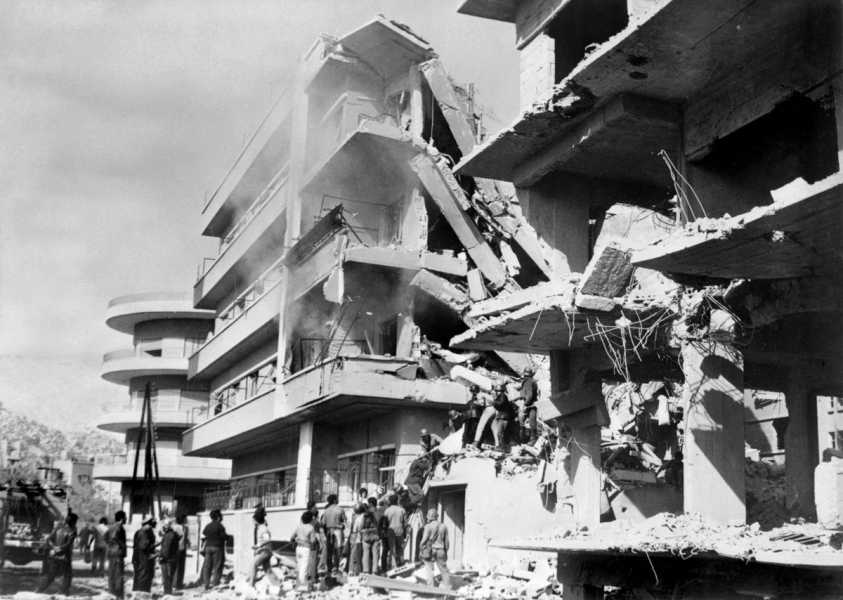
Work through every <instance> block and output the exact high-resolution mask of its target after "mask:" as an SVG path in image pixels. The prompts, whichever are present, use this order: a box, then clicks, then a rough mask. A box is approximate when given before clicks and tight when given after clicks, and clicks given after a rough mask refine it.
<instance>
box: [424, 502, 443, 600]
mask: <svg viewBox="0 0 843 600" xmlns="http://www.w3.org/2000/svg"><path fill="white" fill-rule="evenodd" d="M420 548H421V559H422V560H423V561H424V566H425V570H426V571H427V581H428V583H429V584H430V585H433V563H434V562H435V563H436V566H437V567H439V573H440V574H441V575H442V581H441V584H440V587H443V588H445V589H446V590H449V589H451V574H450V572H449V571H448V528H447V527H445V524H444V523H441V522H440V521H439V514H438V512H437V511H436V509H435V508H431V509H429V510H428V511H427V525H425V526H424V531H423V532H422V539H421V545H420Z"/></svg>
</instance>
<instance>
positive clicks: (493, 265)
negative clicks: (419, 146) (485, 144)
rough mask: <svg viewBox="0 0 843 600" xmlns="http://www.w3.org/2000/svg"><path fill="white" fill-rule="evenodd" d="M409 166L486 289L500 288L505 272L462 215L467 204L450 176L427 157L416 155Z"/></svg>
mask: <svg viewBox="0 0 843 600" xmlns="http://www.w3.org/2000/svg"><path fill="white" fill-rule="evenodd" d="M410 165H411V166H412V168H413V170H414V171H415V172H416V173H417V174H418V177H419V180H420V181H421V182H422V185H424V187H425V189H426V190H427V193H428V194H429V195H430V197H431V198H432V199H433V201H434V203H435V204H436V206H438V207H439V210H440V211H442V216H443V217H445V220H446V221H447V222H448V224H449V225H450V226H451V228H452V229H453V230H454V233H455V234H456V236H457V238H458V239H459V240H460V242H461V243H462V245H463V246H464V247H465V249H466V251H467V252H468V255H469V256H470V257H471V259H472V260H473V261H474V264H475V265H477V268H478V269H480V272H481V273H483V276H484V277H485V278H486V279H487V281H488V282H489V285H490V286H491V287H492V288H493V289H495V290H498V289H501V288H503V287H504V285H505V284H506V283H507V277H506V269H505V268H504V267H503V265H502V264H501V262H500V260H498V257H497V256H495V254H494V253H493V252H492V249H491V248H490V247H489V244H487V243H486V240H485V239H484V238H483V235H482V234H481V233H480V230H478V229H477V225H475V224H474V221H472V220H471V218H470V217H469V216H468V215H467V214H466V213H465V209H466V208H467V207H468V200H467V199H466V197H465V194H464V192H463V191H462V188H460V186H459V184H458V183H457V181H456V180H455V179H454V176H453V175H451V172H450V171H449V170H447V169H446V168H444V167H441V166H440V165H439V164H438V163H437V162H436V161H435V160H434V159H433V158H432V157H431V156H429V155H427V154H418V155H416V156H415V157H414V158H412V159H411V160H410Z"/></svg>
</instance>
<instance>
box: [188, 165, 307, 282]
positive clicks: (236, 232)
mask: <svg viewBox="0 0 843 600" xmlns="http://www.w3.org/2000/svg"><path fill="white" fill-rule="evenodd" d="M289 171H290V163H289V162H287V163H285V164H284V166H283V167H281V169H280V170H279V171H278V173H276V174H275V176H274V177H273V178H272V180H271V181H270V182H269V184H268V185H267V186H266V187H265V188H264V189H263V191H262V192H261V193H260V194H258V196H257V198H255V201H254V202H252V204H251V206H249V208H248V209H246V212H244V213H243V215H241V217H240V218H239V219H238V220H237V222H236V223H235V224H234V226H233V227H232V228H231V229H230V230H229V231H228V233H227V234H226V235H225V237H223V238H220V245H219V248H218V249H217V255H216V256H214V257H207V256H206V257H205V258H203V259H202V261H201V262H200V263H199V265H198V266H197V271H196V279H197V281H198V280H199V279H202V277H204V276H205V274H206V273H207V272H208V271H210V270H211V269H212V268H213V267H214V265H216V264H217V262H219V260H220V258H222V256H223V254H225V251H226V250H228V248H229V247H231V245H232V244H233V243H234V241H235V240H236V239H237V238H238V237H240V234H242V233H243V231H245V230H246V228H247V227H248V226H249V224H250V223H251V222H252V221H254V220H255V218H256V217H257V216H258V215H259V214H260V212H261V211H262V210H263V208H264V207H265V206H266V205H267V204H269V201H270V200H271V199H272V198H274V197H275V195H276V194H278V193H279V192H281V191H282V190H283V189H284V187H285V184H286V183H287V179H288V175H289Z"/></svg>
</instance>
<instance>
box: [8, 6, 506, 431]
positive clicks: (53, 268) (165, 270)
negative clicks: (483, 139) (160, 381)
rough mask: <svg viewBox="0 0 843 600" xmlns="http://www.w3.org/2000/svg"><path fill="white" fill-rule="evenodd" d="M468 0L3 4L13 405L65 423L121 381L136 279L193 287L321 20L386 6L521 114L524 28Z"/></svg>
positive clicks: (331, 23) (501, 111)
mask: <svg viewBox="0 0 843 600" xmlns="http://www.w3.org/2000/svg"><path fill="white" fill-rule="evenodd" d="M458 4H459V2H458V1H456V0H428V1H426V2H419V1H418V0H380V1H376V0H298V1H293V0H275V1H272V2H270V1H254V0H252V1H249V2H234V1H232V0H230V1H226V2H222V1H219V0H190V1H178V0H167V1H161V2H155V1H151V2H128V1H125V2H117V1H114V2H94V1H88V0H73V1H70V0H63V1H60V0H55V1H53V2H38V1H34V0H7V1H5V2H3V5H2V6H3V13H4V14H3V19H2V20H0V206H1V207H2V213H0V403H2V405H3V406H4V407H6V408H8V409H12V410H15V411H17V412H21V413H24V414H28V415H30V416H35V417H38V418H41V419H42V420H43V421H44V422H45V423H47V424H50V425H54V426H59V427H61V428H63V429H65V430H71V429H78V428H81V427H84V426H86V425H87V424H89V423H91V421H92V420H93V419H94V418H95V416H96V415H97V414H99V413H100V412H101V410H102V407H103V406H104V405H107V404H109V403H114V402H121V401H124V400H125V388H121V387H120V386H116V385H114V384H110V383H107V382H104V381H102V380H101V379H100V378H99V367H100V361H101V357H102V354H103V353H104V352H106V351H108V350H112V349H115V348H120V347H128V346H129V345H130V344H131V340H130V338H129V337H128V336H125V335H123V334H120V333H118V332H114V331H111V330H109V329H108V328H107V327H106V326H105V323H104V318H103V317H104V313H105V309H106V305H107V303H108V300H109V299H111V298H113V297H116V296H120V295H123V294H128V293H134V292H142V291H157V290H183V291H189V290H190V289H191V288H192V285H193V282H194V279H195V276H196V265H197V264H198V263H199V261H200V260H201V258H202V256H211V255H213V254H214V248H215V243H214V240H209V239H207V238H202V237H201V236H200V231H199V216H200V209H201V206H202V203H203V202H204V200H205V198H206V196H207V195H208V194H209V193H211V192H212V191H213V190H214V189H215V188H216V187H217V185H218V184H219V182H220V181H221V179H222V177H223V175H224V174H225V173H226V171H227V170H228V168H229V167H230V166H231V164H232V163H233V161H234V159H235V157H236V156H237V154H238V153H239V151H240V149H241V148H242V146H243V144H244V143H245V141H246V140H247V139H248V137H249V136H250V135H251V133H252V132H253V131H254V129H255V127H256V126H257V124H258V123H259V122H260V120H261V119H262V118H263V117H264V115H265V114H266V113H267V112H268V110H269V108H270V107H271V105H272V103H273V101H274V100H275V99H276V98H277V97H278V96H279V95H280V94H281V93H282V92H283V90H284V89H285V87H286V86H287V84H288V82H289V81H290V77H291V74H292V71H293V69H294V67H295V64H296V61H297V59H298V57H299V56H300V55H301V54H302V53H303V52H304V51H305V50H306V49H307V48H308V47H309V46H310V44H311V43H312V42H313V40H314V39H315V38H316V36H318V35H319V34H320V33H322V32H324V33H329V34H333V35H342V34H343V33H346V32H348V31H350V30H353V29H355V28H356V27H358V26H360V25H362V24H364V23H365V22H367V21H368V20H370V19H371V18H373V17H374V16H375V15H377V14H383V15H385V16H386V17H388V18H391V19H396V20H398V21H401V22H403V23H406V24H407V25H409V26H410V27H412V28H413V30H414V31H415V32H417V33H418V34H419V35H421V36H422V37H424V38H425V39H426V40H428V41H429V42H430V43H431V44H432V45H433V47H434V48H435V49H436V51H437V52H438V53H439V55H440V57H441V58H442V61H443V63H444V64H445V66H446V68H447V69H448V71H449V73H450V74H451V75H452V77H453V78H454V79H455V80H457V81H458V82H469V81H473V82H474V83H475V85H476V89H477V94H478V100H479V101H480V103H481V104H484V105H485V106H486V107H487V108H488V111H489V118H488V120H487V129H488V130H489V131H490V132H494V131H496V130H497V129H500V128H502V127H503V126H505V125H506V124H507V123H508V122H510V121H511V120H513V119H514V117H515V116H516V112H517V101H518V100H517V95H518V85H517V79H518V57H517V53H516V51H515V49H514V37H515V33H514V28H513V26H512V25H511V24H508V23H499V22H495V21H488V20H484V19H476V18H472V17H467V16H464V15H459V14H457V12H456V8H457V6H458Z"/></svg>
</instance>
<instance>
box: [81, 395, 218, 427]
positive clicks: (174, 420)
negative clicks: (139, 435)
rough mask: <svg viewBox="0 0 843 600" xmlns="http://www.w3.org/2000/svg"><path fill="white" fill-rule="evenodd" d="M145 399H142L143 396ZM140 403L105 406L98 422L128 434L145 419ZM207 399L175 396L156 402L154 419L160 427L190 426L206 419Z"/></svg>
mask: <svg viewBox="0 0 843 600" xmlns="http://www.w3.org/2000/svg"><path fill="white" fill-rule="evenodd" d="M141 401H142V398H141ZM141 407H142V405H141V404H140V402H139V401H138V402H129V403H122V404H115V405H113V406H108V407H106V408H105V412H104V413H103V414H101V415H100V416H99V417H98V418H97V420H96V422H95V425H96V426H97V427H98V428H99V429H102V430H104V431H113V432H115V433H125V432H126V431H127V430H129V429H132V428H135V427H138V425H139V424H140V419H141ZM207 411H208V403H207V401H202V400H197V399H195V398H188V397H181V396H175V397H172V398H162V399H158V400H153V402H152V419H153V422H154V423H155V426H156V427H172V428H185V429H186V428H187V427H189V426H190V425H192V424H194V423H197V422H200V421H202V420H204V419H205V418H206V413H207Z"/></svg>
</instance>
